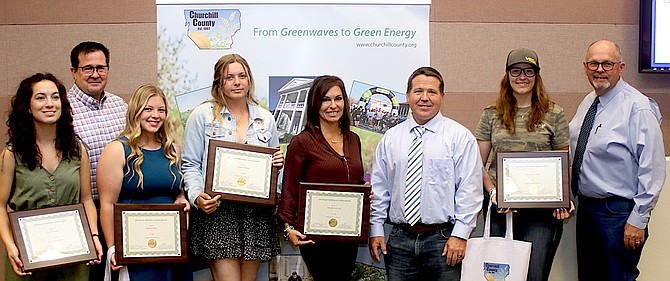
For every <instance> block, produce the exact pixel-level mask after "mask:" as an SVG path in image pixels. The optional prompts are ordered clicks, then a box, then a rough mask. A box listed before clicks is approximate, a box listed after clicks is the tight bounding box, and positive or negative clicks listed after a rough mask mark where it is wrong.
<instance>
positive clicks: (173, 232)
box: [121, 211, 181, 258]
mask: <svg viewBox="0 0 670 281" xmlns="http://www.w3.org/2000/svg"><path fill="white" fill-rule="evenodd" d="M121 225H122V226H123V229H122V233H123V256H124V257H126V258H139V257H142V258H146V257H166V256H168V257H169V256H181V232H180V225H181V223H180V218H179V211H123V212H121Z"/></svg>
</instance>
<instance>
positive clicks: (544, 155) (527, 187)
mask: <svg viewBox="0 0 670 281" xmlns="http://www.w3.org/2000/svg"><path fill="white" fill-rule="evenodd" d="M497 156H498V170H497V181H498V186H497V190H498V192H497V195H498V197H497V199H498V207H500V208H570V187H569V180H568V161H569V160H568V151H566V150H564V151H534V152H498V154H497Z"/></svg>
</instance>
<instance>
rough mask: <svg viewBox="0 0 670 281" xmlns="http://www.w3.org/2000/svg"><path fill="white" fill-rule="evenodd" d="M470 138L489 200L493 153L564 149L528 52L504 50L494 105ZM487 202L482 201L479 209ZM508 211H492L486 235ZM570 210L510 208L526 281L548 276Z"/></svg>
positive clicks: (562, 128)
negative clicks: (525, 247)
mask: <svg viewBox="0 0 670 281" xmlns="http://www.w3.org/2000/svg"><path fill="white" fill-rule="evenodd" d="M475 137H476V138H477V141H478V144H479V149H480V151H481V155H482V160H483V162H484V163H487V161H488V162H490V166H489V169H488V174H486V173H485V174H484V190H485V191H486V192H485V194H489V196H490V200H492V201H493V203H494V204H495V203H496V196H495V195H496V185H495V184H494V183H496V171H497V168H498V167H497V161H496V153H497V152H503V151H517V152H518V151H546V150H567V149H568V145H569V142H570V134H569V133H568V122H567V120H566V118H565V113H564V112H563V108H561V107H560V106H558V105H557V104H555V103H553V102H552V101H551V100H549V97H548V95H547V92H546V90H545V88H544V85H543V83H542V77H541V76H540V64H539V60H538V57H537V54H536V53H535V52H534V51H532V50H529V49H525V48H522V49H516V50H513V51H511V52H510V53H509V55H508V56H507V67H506V71H505V74H504V76H503V79H502V81H501V82H500V95H499V96H498V99H497V100H496V103H494V104H491V105H489V106H487V107H486V109H484V113H483V114H482V117H481V119H480V120H479V125H478V126H477V131H476V132H475ZM491 150H493V153H491ZM489 155H491V156H490V157H489ZM489 160H490V161H489ZM485 202H486V200H485ZM487 206H488V205H487V203H485V204H484V209H486V207H487ZM510 211H511V210H509V209H505V210H500V209H498V212H497V213H498V214H496V212H494V213H492V216H491V236H504V234H505V215H504V214H503V213H505V212H510ZM571 212H572V209H570V210H566V209H563V208H561V209H537V208H536V209H517V210H515V213H514V238H515V239H517V240H523V241H527V242H532V243H533V247H532V251H531V261H530V265H529V271H528V280H547V279H548V278H549V271H550V270H551V265H552V262H553V259H554V255H555V253H556V249H557V248H558V244H559V242H560V239H561V234H562V232H563V222H562V221H561V220H562V219H566V218H568V217H569V216H570V213H571Z"/></svg>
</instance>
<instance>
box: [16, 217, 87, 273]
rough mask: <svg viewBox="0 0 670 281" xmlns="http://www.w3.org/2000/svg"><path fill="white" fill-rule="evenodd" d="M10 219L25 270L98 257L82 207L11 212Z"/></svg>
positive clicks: (62, 264)
mask: <svg viewBox="0 0 670 281" xmlns="http://www.w3.org/2000/svg"><path fill="white" fill-rule="evenodd" d="M9 218H10V220H11V225H12V230H13V232H14V240H15V242H16V246H17V247H18V248H19V252H20V256H21V261H22V262H23V270H25V271H35V270H42V269H48V268H53V267H59V266H65V265H69V264H74V263H83V262H85V261H89V260H94V259H96V258H97V256H96V253H95V247H94V245H93V239H92V237H91V230H90V228H89V225H88V220H86V213H85V211H84V205H82V204H75V205H67V206H59V207H51V208H43V209H35V210H28V211H19V212H11V213H9Z"/></svg>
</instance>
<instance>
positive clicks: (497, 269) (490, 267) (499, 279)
mask: <svg viewBox="0 0 670 281" xmlns="http://www.w3.org/2000/svg"><path fill="white" fill-rule="evenodd" d="M509 268H510V266H509V264H506V263H493V262H484V278H485V279H486V281H505V278H507V276H509Z"/></svg>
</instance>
